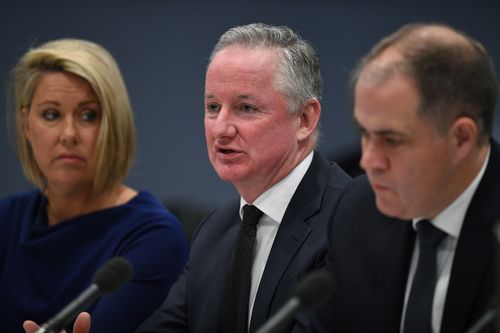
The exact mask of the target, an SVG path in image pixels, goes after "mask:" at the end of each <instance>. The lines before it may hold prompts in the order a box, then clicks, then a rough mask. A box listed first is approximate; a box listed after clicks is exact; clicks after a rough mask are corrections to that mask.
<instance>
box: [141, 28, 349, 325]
mask: <svg viewBox="0 0 500 333" xmlns="http://www.w3.org/2000/svg"><path fill="white" fill-rule="evenodd" d="M320 99H321V76H320V69H319V58H318V55H317V54H316V52H315V51H314V49H313V48H312V47H311V46H310V45H309V43H307V42H306V41H305V40H303V39H301V38H300V37H299V36H298V35H296V34H295V33H294V32H293V31H291V30H290V29H289V28H287V27H274V26H269V25H264V24H250V25H247V26H241V27H235V28H233V29H230V30H229V31H227V32H226V33H225V34H223V35H222V36H221V38H220V39H219V42H218V43H217V45H216V46H215V48H214V50H213V53H212V55H211V57H210V59H209V64H208V67H207V73H206V81H205V135H206V141H207V149H208V155H209V158H210V161H211V163H212V165H213V167H214V169H215V171H216V172H217V174H218V176H219V177H220V178H221V179H222V180H224V181H229V182H231V183H232V184H233V185H234V186H235V187H236V189H237V190H238V193H239V194H240V196H241V197H240V198H238V199H235V200H234V201H232V202H230V203H228V204H227V205H226V206H224V207H221V208H219V209H217V210H215V211H214V212H213V213H211V214H210V215H209V216H208V217H207V218H205V220H204V221H202V223H201V224H200V226H199V227H198V229H197V231H196V232H195V235H194V237H193V242H192V248H191V253H190V258H189V264H188V268H186V270H185V272H184V273H183V274H182V275H181V277H180V278H179V280H178V281H177V282H176V284H175V285H174V286H173V287H172V289H171V291H170V293H169V295H168V298H167V300H166V301H165V303H164V304H163V306H162V307H161V308H160V309H159V310H158V311H157V312H156V313H154V314H153V315H152V316H151V317H150V318H149V319H148V320H147V321H146V322H145V323H144V324H143V325H142V326H141V327H140V328H139V329H138V331H137V332H142V333H146V332H221V331H231V332H241V331H244V332H246V331H250V332H253V331H255V330H256V329H258V328H259V327H260V326H261V325H262V324H263V323H264V322H265V321H266V320H267V319H268V318H269V317H270V316H272V315H273V314H274V313H275V312H276V311H277V310H278V309H280V307H281V306H282V305H284V304H285V303H286V301H287V300H288V299H289V298H290V297H291V296H292V295H293V292H294V288H295V286H296V284H297V281H299V280H301V278H302V277H303V276H304V275H305V274H307V272H310V271H313V270H316V269H318V268H320V267H322V266H323V265H324V259H325V257H326V251H327V237H326V225H327V223H328V221H329V220H330V219H331V216H332V215H333V212H334V210H335V207H336V205H337V201H338V199H339V198H340V195H341V193H342V191H343V188H344V186H345V185H346V184H347V183H348V181H349V177H348V176H347V174H345V173H344V172H343V170H342V169H340V167H338V166H337V165H336V164H334V163H329V162H327V161H326V160H325V159H323V157H321V155H320V154H319V153H318V152H314V147H315V145H316V140H317V136H318V127H317V126H318V122H319V117H320V111H321V110H320V109H321V107H320ZM247 204H250V205H253V206H255V207H257V208H258V209H260V210H261V211H262V212H263V215H262V217H261V218H260V219H259V222H258V226H257V232H256V233H257V234H256V240H255V244H254V249H253V258H252V261H253V262H252V267H251V282H250V285H251V287H250V288H249V289H250V290H249V291H247V294H245V290H244V289H243V288H238V290H237V293H238V294H241V295H244V297H243V299H244V303H246V304H245V306H246V309H245V310H244V312H245V313H244V316H243V318H241V317H240V315H239V314H237V313H235V314H234V316H233V315H231V314H228V312H227V310H222V308H223V307H224V306H226V307H227V305H224V304H223V303H225V302H227V300H226V299H225V297H226V296H225V295H226V293H227V290H225V288H226V286H227V283H228V282H227V279H228V277H227V274H228V273H227V272H228V271H229V270H230V269H231V268H230V267H231V262H232V261H233V260H236V261H237V262H239V261H241V260H243V259H242V258H235V257H234V254H233V251H234V248H235V246H236V245H237V244H235V242H236V239H237V235H238V232H239V230H240V225H241V224H242V222H241V217H242V215H244V214H243V212H242V210H243V207H244V206H245V205H247ZM243 218H244V216H243ZM241 295H239V296H241ZM229 310H231V309H229ZM233 320H238V321H240V322H238V323H234V324H231V323H229V324H228V322H231V321H233ZM307 320H308V318H307V317H306V316H304V315H303V314H299V315H298V316H297V317H296V318H295V321H294V323H292V324H291V326H290V329H291V328H292V327H296V328H297V329H303V328H304V327H305V326H306V325H307ZM232 325H233V326H232Z"/></svg>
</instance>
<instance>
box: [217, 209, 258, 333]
mask: <svg viewBox="0 0 500 333" xmlns="http://www.w3.org/2000/svg"><path fill="white" fill-rule="evenodd" d="M261 216H262V212H261V211H260V210H259V209H258V208H257V207H255V206H250V205H245V206H244V207H243V222H242V223H241V226H240V230H239V232H238V236H237V238H236V244H235V247H234V251H233V255H232V258H231V264H230V266H229V270H228V272H227V273H226V281H225V285H224V291H223V294H222V308H221V318H220V323H221V332H223V333H244V332H247V331H248V299H249V297H250V287H251V283H252V263H253V247H254V243H255V235H256V234H257V223H258V222H259V218H260V217H261Z"/></svg>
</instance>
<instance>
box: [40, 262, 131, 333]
mask: <svg viewBox="0 0 500 333" xmlns="http://www.w3.org/2000/svg"><path fill="white" fill-rule="evenodd" d="M132 274H133V269H132V266H131V265H130V263H129V262H128V261H127V260H126V259H125V258H123V257H114V258H111V259H110V260H108V261H107V262H106V263H105V264H104V265H103V266H102V267H101V268H99V270H98V271H97V272H96V273H95V275H94V277H93V278H92V284H91V285H90V286H89V287H88V288H87V289H85V290H84V291H83V292H82V293H81V294H80V295H79V296H78V297H77V298H75V299H74V300H73V301H72V302H71V303H69V304H68V305H66V307H65V308H63V309H62V310H61V311H59V313H58V314H56V315H55V316H54V317H53V318H52V319H50V320H49V321H47V322H46V323H44V324H43V325H42V326H41V327H40V328H39V329H38V330H37V331H36V332H35V333H59V332H60V331H62V330H63V328H64V326H66V325H67V324H68V323H69V322H70V321H71V320H73V319H74V318H75V317H76V315H77V314H78V313H80V312H81V311H83V310H84V309H86V308H87V307H88V306H89V305H90V304H92V303H93V302H94V301H96V300H97V299H98V298H99V297H101V296H102V295H103V294H106V293H109V292H112V291H114V290H115V289H117V288H118V287H119V286H120V285H122V284H123V283H125V282H127V281H128V280H130V278H131V277H132Z"/></svg>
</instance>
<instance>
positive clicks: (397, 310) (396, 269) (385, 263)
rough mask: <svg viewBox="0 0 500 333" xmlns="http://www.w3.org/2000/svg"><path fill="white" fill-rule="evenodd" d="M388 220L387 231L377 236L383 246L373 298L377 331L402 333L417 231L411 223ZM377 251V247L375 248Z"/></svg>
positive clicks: (374, 327) (374, 330) (375, 330)
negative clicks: (401, 326)
mask: <svg viewBox="0 0 500 333" xmlns="http://www.w3.org/2000/svg"><path fill="white" fill-rule="evenodd" d="M381 218H383V219H386V220H387V222H385V225H386V230H385V231H382V232H380V234H378V235H373V237H374V240H373V241H374V242H376V243H378V244H381V245H382V246H381V249H382V250H381V252H380V253H379V254H378V255H377V256H376V258H377V260H378V263H377V267H380V269H379V271H378V272H379V273H378V277H377V287H376V289H375V290H376V291H375V294H374V299H373V317H372V328H373V332H399V326H400V321H401V312H402V308H403V303H404V296H405V290H406V280H407V277H408V271H409V268H410V262H411V257H412V253H413V247H414V243H415V232H414V230H413V228H412V224H411V222H410V221H402V220H395V219H390V218H387V217H381ZM374 248H376V247H374Z"/></svg>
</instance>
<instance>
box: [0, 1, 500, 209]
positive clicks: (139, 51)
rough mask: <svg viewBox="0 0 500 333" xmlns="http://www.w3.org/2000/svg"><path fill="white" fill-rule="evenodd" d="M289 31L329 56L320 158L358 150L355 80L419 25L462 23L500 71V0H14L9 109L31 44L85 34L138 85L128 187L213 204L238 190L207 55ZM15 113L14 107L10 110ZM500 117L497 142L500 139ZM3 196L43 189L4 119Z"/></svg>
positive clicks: (3, 75) (4, 36) (3, 36)
mask: <svg viewBox="0 0 500 333" xmlns="http://www.w3.org/2000/svg"><path fill="white" fill-rule="evenodd" d="M257 21H259V22H265V23H271V24H275V25H281V24H285V25H288V26H290V27H292V28H293V29H294V30H296V31H298V32H299V33H300V34H301V35H302V36H303V37H305V38H306V39H308V40H310V41H311V42H312V43H313V44H314V45H315V47H316V48H317V49H318V51H319V53H320V55H321V57H322V73H323V79H324V101H323V113H322V121H321V127H322V132H323V137H322V141H321V145H320V149H319V150H320V151H321V152H323V153H324V154H325V155H327V156H331V157H337V156H340V155H342V154H343V153H344V152H346V151H347V150H349V149H351V148H352V147H356V146H357V145H358V135H357V133H356V130H355V128H354V126H353V124H352V122H351V113H350V105H349V92H348V87H347V80H348V75H349V72H350V70H351V69H352V68H353V66H354V64H355V63H356V62H357V60H358V59H359V58H360V57H361V56H362V55H363V54H364V53H365V52H367V51H368V49H369V48H370V47H371V46H372V45H373V44H374V43H375V42H376V41H377V40H378V39H379V38H381V37H382V36H384V35H386V34H388V33H389V32H392V31H393V30H395V29H396V28H397V27H399V26H400V25H402V24H404V23H407V22H413V21H425V22H428V21H438V22H444V23H448V24H451V25H453V26H455V27H457V28H459V29H461V30H463V31H465V32H467V33H469V34H470V35H472V36H473V37H475V38H476V39H478V40H479V41H481V42H482V43H483V44H484V45H485V46H486V48H487V49H488V50H489V51H490V54H491V56H492V57H493V60H494V62H495V63H496V66H497V68H498V67H499V66H500V0H496V1H470V2H460V1H451V0H449V1H438V0H434V1H430V0H420V1H414V2H405V1H374V0H373V1H370V0H366V1H356V0H352V1H347V0H342V1H314V0H307V1H306V0H304V1H298V0H295V1H294V0H289V1H272V0H267V1H264V0H262V1H261V0H254V1H238V0H233V1H229V0H228V1H166V0H165V1H160V0H142V1H131V0H122V1H104V0H101V1H97V0H87V1H76V0H75V1H49V0H47V1H22V0H20V1H12V0H3V1H2V2H1V4H0V84H1V86H0V87H1V89H0V106H2V111H4V109H5V108H4V107H3V105H5V102H4V101H5V91H6V86H7V81H8V76H9V71H10V69H11V68H12V66H13V65H14V64H15V62H16V60H17V58H18V57H19V56H20V55H21V54H22V53H23V52H25V51H26V50H27V48H28V47H29V46H31V45H38V44H40V43H41V42H44V41H47V40H49V39H55V38H61V37H78V38H85V39H90V40H93V41H96V42H98V43H100V44H102V45H103V46H104V47H106V48H107V49H108V50H109V51H110V52H111V53H112V54H113V55H114V56H115V58H116V60H117V61H118V63H119V65H120V67H121V69H122V72H123V75H124V78H125V81H126V84H127V86H128V89H129V93H130V97H131V101H132V104H133V107H134V112H135V120H136V126H137V132H138V136H137V144H138V151H137V158H136V161H135V164H134V167H133V170H132V172H131V174H130V176H129V178H128V180H127V183H128V184H129V185H131V186H133V187H135V188H138V189H147V190H149V191H151V192H152V193H153V194H154V195H156V196H157V197H158V198H160V199H161V200H162V201H163V202H165V203H167V205H169V204H171V205H176V204H177V203H178V202H181V201H187V202H191V203H193V204H196V205H201V206H205V207H210V206H213V205H218V204H221V203H222V202H224V201H225V200H227V199H228V198H229V197H231V196H234V195H235V194H236V192H235V190H234V189H233V187H232V186H231V185H230V184H225V183H222V182H221V181H219V179H218V178H217V176H216V174H215V172H214V171H213V170H212V168H211V166H210V164H209V161H208V158H207V154H206V148H205V141H204V133H203V79H204V69H205V65H206V61H207V57H208V55H209V53H210V51H211V48H212V46H213V45H214V43H215V42H216V40H217V38H218V36H219V35H220V34H221V33H223V32H224V31H225V30H227V29H228V28H230V27H232V26H235V25H242V24H247V23H251V22H257ZM3 113H4V112H2V114H3ZM499 118H500V116H499V114H498V107H497V117H496V120H495V137H496V138H497V139H498V138H500V119H499ZM0 119H1V120H0V197H3V196H5V195H7V194H9V193H12V192H17V191H23V190H26V189H29V188H31V185H30V184H28V183H27V182H26V181H25V179H24V176H23V174H22V171H21V168H20V165H19V162H18V159H17V156H16V153H15V149H14V148H13V147H12V145H9V143H8V141H7V134H6V122H5V117H4V116H3V115H2V117H1V118H0Z"/></svg>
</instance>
